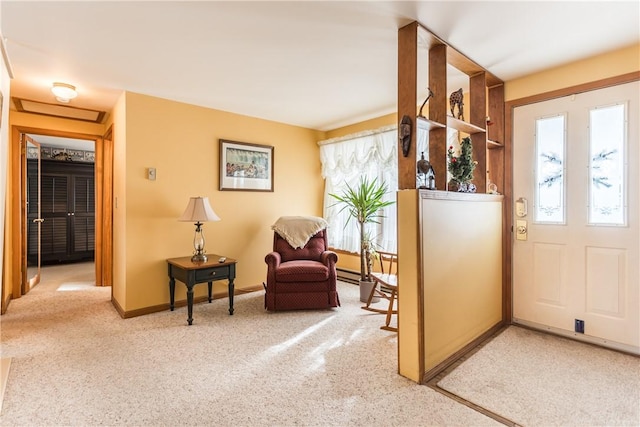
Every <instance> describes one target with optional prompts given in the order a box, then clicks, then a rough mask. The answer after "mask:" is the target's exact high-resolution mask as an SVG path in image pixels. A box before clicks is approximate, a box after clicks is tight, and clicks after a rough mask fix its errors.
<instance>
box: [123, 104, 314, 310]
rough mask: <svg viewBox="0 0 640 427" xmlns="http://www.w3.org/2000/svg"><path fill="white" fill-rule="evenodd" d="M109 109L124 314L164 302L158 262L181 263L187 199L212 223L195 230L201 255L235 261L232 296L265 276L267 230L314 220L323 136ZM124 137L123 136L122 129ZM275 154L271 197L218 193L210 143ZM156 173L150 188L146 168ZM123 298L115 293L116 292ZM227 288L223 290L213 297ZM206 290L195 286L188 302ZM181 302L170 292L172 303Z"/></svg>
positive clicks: (190, 230) (220, 115) (140, 109)
mask: <svg viewBox="0 0 640 427" xmlns="http://www.w3.org/2000/svg"><path fill="white" fill-rule="evenodd" d="M124 97H125V99H124V102H123V103H122V102H119V103H118V106H117V107H116V109H115V110H114V130H115V138H114V141H115V166H114V167H115V177H116V182H115V186H114V187H115V188H114V197H115V198H116V199H117V204H118V206H117V208H115V215H114V234H115V235H117V236H119V237H117V238H114V263H115V265H114V272H115V275H114V284H113V286H114V298H116V301H117V302H118V304H119V305H120V306H121V307H122V308H123V309H124V310H125V311H131V310H138V309H141V308H145V307H151V306H157V305H162V304H166V303H167V302H168V300H169V291H168V278H167V267H166V262H165V260H166V258H171V257H179V256H185V255H190V254H191V253H192V251H193V234H194V225H193V224H191V223H184V222H178V221H177V218H178V217H179V216H180V215H181V214H182V212H183V210H184V208H185V207H186V205H187V202H188V200H189V197H191V196H206V197H209V201H210V202H211V204H212V207H213V208H214V210H215V211H216V213H217V214H218V216H220V218H221V221H219V222H210V223H206V224H205V225H204V232H205V237H206V249H207V253H209V254H220V255H224V256H227V257H231V258H235V259H237V260H238V265H237V279H236V283H235V284H236V289H238V288H242V287H251V286H259V285H261V284H262V282H263V281H265V278H266V264H265V263H264V256H265V255H266V254H267V253H268V252H269V251H270V250H271V248H272V239H273V231H271V228H270V226H271V224H273V223H274V222H275V220H276V219H277V218H278V217H280V216H282V215H321V214H322V188H323V187H322V186H323V181H322V178H321V176H320V160H319V149H318V146H317V144H316V142H317V141H318V140H319V139H322V138H323V137H324V135H323V134H322V133H319V132H316V131H313V130H309V129H304V128H300V127H295V126H290V125H285V124H281V123H276V122H271V121H267V120H261V119H256V118H252V117H247V116H241V115H237V114H232V113H228V112H223V111H218V110H212V109H208V108H202V107H197V106H193V105H188V104H183V103H179V102H173V101H168V100H164V99H160V98H154V97H150V96H145V95H140V94H135V93H126V95H124ZM123 128H124V129H126V130H125V131H124V133H125V134H124V135H122V129H123ZM220 138H222V139H228V140H233V141H241V142H249V143H256V144H265V145H272V146H274V171H275V178H274V192H245V191H219V190H218V180H219V178H218V176H219V175H218V174H219V168H218V159H219V153H218V150H219V144H218V140H219V139H220ZM149 167H155V168H156V169H157V180H156V181H149V180H148V179H147V178H146V170H147V168H149ZM125 289H126V291H124V292H123V290H125ZM224 289H226V282H220V283H216V287H215V290H216V291H220V290H224ZM205 291H206V286H200V287H196V296H198V295H204V294H205V293H206V292H205ZM185 298H186V293H185V289H184V286H177V287H176V300H181V299H185Z"/></svg>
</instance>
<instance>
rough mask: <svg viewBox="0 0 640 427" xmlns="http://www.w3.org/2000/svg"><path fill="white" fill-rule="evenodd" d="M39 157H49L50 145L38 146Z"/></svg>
mask: <svg viewBox="0 0 640 427" xmlns="http://www.w3.org/2000/svg"><path fill="white" fill-rule="evenodd" d="M40 158H41V159H50V158H51V147H40Z"/></svg>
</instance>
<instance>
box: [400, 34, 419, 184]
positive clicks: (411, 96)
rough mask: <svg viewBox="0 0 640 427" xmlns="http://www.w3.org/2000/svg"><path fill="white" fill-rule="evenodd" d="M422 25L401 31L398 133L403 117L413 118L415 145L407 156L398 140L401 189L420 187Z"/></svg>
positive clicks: (410, 148)
mask: <svg viewBox="0 0 640 427" xmlns="http://www.w3.org/2000/svg"><path fill="white" fill-rule="evenodd" d="M417 81H418V23H417V22H412V23H411V24H409V25H406V26H404V27H402V28H400V29H399V30H398V134H400V122H401V121H402V117H403V116H405V115H406V116H408V117H409V118H410V119H411V145H410V147H409V153H408V155H407V156H406V157H405V156H404V155H403V152H402V143H401V141H398V189H399V190H406V189H413V188H416V172H417V170H416V159H417V156H416V144H417V137H416V135H417V132H418V126H417V123H416V115H417V105H418V100H417V98H418V83H417Z"/></svg>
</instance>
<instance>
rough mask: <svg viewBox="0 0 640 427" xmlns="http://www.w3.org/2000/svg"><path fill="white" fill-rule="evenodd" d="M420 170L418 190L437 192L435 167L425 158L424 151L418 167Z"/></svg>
mask: <svg viewBox="0 0 640 427" xmlns="http://www.w3.org/2000/svg"><path fill="white" fill-rule="evenodd" d="M416 168H417V170H418V188H419V189H422V190H435V189H436V178H435V172H434V171H433V167H432V166H431V163H429V161H428V160H425V158H424V151H423V152H422V155H421V158H420V160H418V163H417V165H416Z"/></svg>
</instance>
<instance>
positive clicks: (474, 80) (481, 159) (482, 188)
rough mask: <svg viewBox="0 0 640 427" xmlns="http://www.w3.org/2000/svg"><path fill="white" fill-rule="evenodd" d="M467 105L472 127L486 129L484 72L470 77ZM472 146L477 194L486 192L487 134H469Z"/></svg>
mask: <svg viewBox="0 0 640 427" xmlns="http://www.w3.org/2000/svg"><path fill="white" fill-rule="evenodd" d="M469 103H470V104H471V112H470V116H469V117H470V120H469V122H470V123H471V124H472V125H475V126H478V127H480V128H482V129H486V126H487V123H486V121H487V120H486V118H487V117H486V110H487V85H486V74H485V73H484V72H481V73H478V74H476V75H474V76H471V78H470V79H469ZM471 144H472V145H473V160H474V161H476V162H478V164H477V165H476V169H475V171H474V173H473V183H474V184H475V185H476V187H477V191H478V193H486V192H487V172H486V171H487V133H486V132H477V133H473V134H471Z"/></svg>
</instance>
